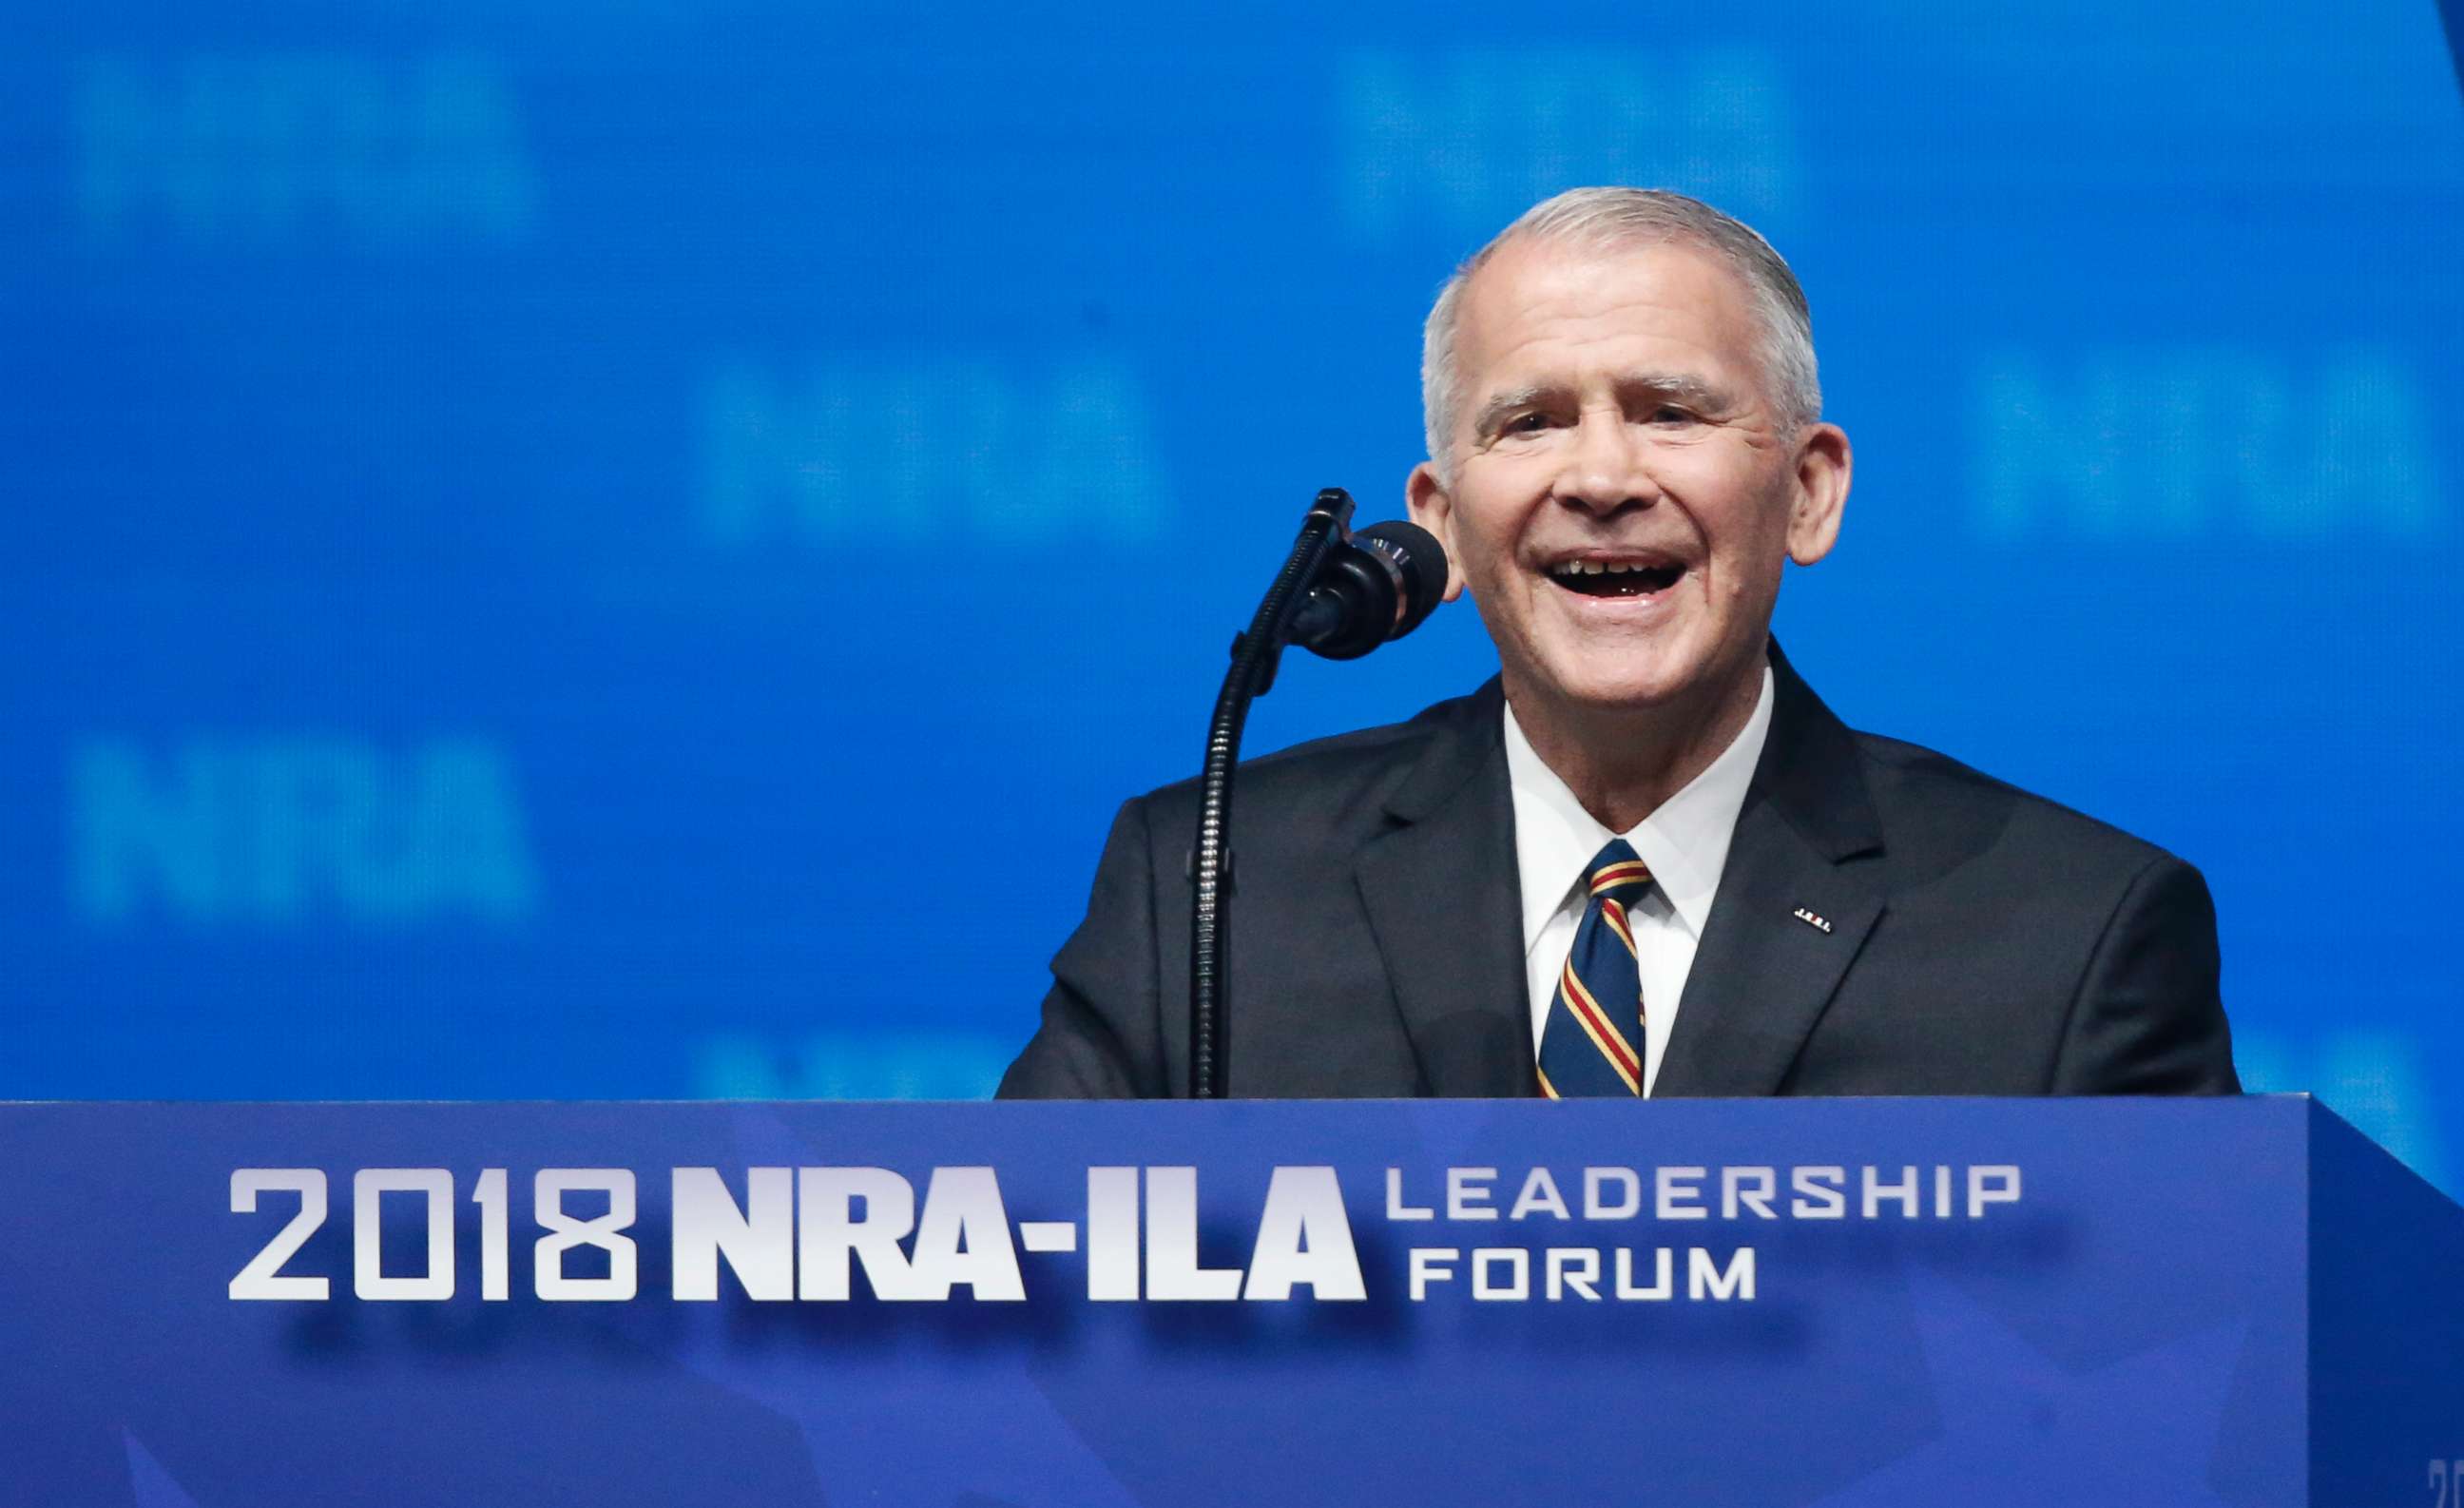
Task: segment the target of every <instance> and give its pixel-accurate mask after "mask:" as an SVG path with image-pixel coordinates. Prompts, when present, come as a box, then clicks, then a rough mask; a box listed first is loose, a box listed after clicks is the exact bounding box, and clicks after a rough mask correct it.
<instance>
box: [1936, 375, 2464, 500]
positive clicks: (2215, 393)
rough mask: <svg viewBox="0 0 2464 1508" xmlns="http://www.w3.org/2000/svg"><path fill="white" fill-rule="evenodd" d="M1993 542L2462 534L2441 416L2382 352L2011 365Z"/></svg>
mask: <svg viewBox="0 0 2464 1508" xmlns="http://www.w3.org/2000/svg"><path fill="white" fill-rule="evenodd" d="M1971 402H1972V404H1973V408H1972V410H1971V411H1972V413H1973V420H1972V429H1971V434H1972V436H1973V441H1972V443H1973V446H1974V453H1973V467H1974V471H1973V475H1974V477H1975V485H1974V487H1973V488H1972V489H1971V492H1970V496H1971V497H1973V498H1974V499H1975V501H1974V510H1975V511H1974V515H1973V518H1974V521H1975V526H1976V529H1977V532H1978V533H1979V534H1981V535H1984V536H1987V537H1989V538H2024V537H2029V536H2035V535H2043V534H2060V535H2064V536H2071V537H2084V538H2089V539H2116V540H2120V539H2139V540H2190V539H2216V540H2228V539H2230V540H2247V541H2251V542H2254V543H2267V542H2270V541H2284V542H2301V541H2328V540H2333V541H2339V542H2348V541H2353V540H2369V541H2382V542H2384V541H2400V540H2422V539H2429V538H2431V537H2434V536H2437V535H2442V534H2444V533H2445V532H2446V530H2447V523H2448V519H2447V511H2446V508H2445V505H2444V503H2443V501H2442V494H2441V493H2440V491H2439V476H2438V466H2437V458H2436V453H2435V451H2434V449H2433V447H2432V446H2431V429H2430V413H2431V404H2430V399H2429V396H2428V394H2427V393H2426V392H2425V391H2424V389H2423V388H2422V384H2421V379H2420V378H2419V376H2418V375H2417V374H2416V373H2415V371H2414V369H2413V367H2412V366H2411V364H2410V363H2409V362H2408V361H2407V360H2406V359H2405V358H2404V357H2403V356H2402V355H2401V354H2399V353H2397V352H2395V351H2391V350H2387V349H2385V348H2380V347H2370V346H2354V347H2347V348H2343V349H2339V350H2327V351H2313V352H2299V351H2283V350H2276V351H2256V350H2242V349H2233V348H2213V349H2200V348H2194V347H2157V348H2123V349H2110V350H2100V351H2093V352H2089V353H2087V354H2085V355H2082V356H2077V357H2069V358H2063V359H2051V358H2047V357H2044V356H2040V355H2035V354H2028V353H2016V352H2013V353H2006V354H2003V355H2000V356H1997V357H1994V358H1992V359H1991V360H1989V361H1988V362H1987V363H1986V364H1985V366H1983V368H1982V369H1981V370H1980V371H1979V372H1978V373H1977V375H1976V377H1975V379H1974V382H1973V385H1972V388H1971Z"/></svg>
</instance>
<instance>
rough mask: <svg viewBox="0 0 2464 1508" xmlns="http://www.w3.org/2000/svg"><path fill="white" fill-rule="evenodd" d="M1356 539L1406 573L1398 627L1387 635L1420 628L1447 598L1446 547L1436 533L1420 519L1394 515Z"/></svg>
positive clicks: (1355, 540)
mask: <svg viewBox="0 0 2464 1508" xmlns="http://www.w3.org/2000/svg"><path fill="white" fill-rule="evenodd" d="M1352 540H1353V543H1355V544H1359V545H1361V546H1363V547H1365V548H1368V549H1373V550H1375V551H1376V552H1377V553H1378V554H1380V555H1383V556H1385V557H1386V558H1387V559H1388V560H1390V561H1392V562H1394V563H1395V568H1396V569H1397V570H1398V571H1400V572H1401V573H1402V577H1403V603H1402V610H1401V612H1400V613H1399V614H1397V618H1396V621H1395V631H1394V632H1392V633H1389V634H1388V635H1386V636H1387V637H1388V638H1390V639H1399V638H1401V637H1402V636H1403V635H1404V634H1406V633H1409V632H1412V631H1413V630H1414V629H1417V628H1419V626H1420V623H1421V621H1422V620H1423V619H1425V618H1427V617H1428V615H1429V614H1430V613H1432V612H1434V611H1436V610H1437V607H1438V604H1439V603H1440V602H1442V601H1444V600H1445V594H1446V551H1445V546H1443V545H1441V544H1440V543H1438V537H1437V536H1436V535H1434V534H1431V533H1430V532H1429V531H1428V530H1426V529H1424V528H1422V527H1420V526H1419V524H1417V523H1406V522H1404V521H1402V520H1400V519H1393V520H1389V521H1386V522H1384V523H1373V524H1371V525H1370V526H1369V527H1367V528H1365V529H1362V530H1361V531H1360V532H1359V533H1357V534H1354V535H1353V537H1352Z"/></svg>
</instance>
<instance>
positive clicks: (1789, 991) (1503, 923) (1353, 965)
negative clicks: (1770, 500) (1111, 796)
mask: <svg viewBox="0 0 2464 1508" xmlns="http://www.w3.org/2000/svg"><path fill="white" fill-rule="evenodd" d="M1771 663H1772V668H1773V671H1774V678H1775V682H1776V684H1775V687H1774V704H1773V707H1772V712H1771V735H1770V739H1769V742H1768V743H1766V744H1765V746H1764V749H1763V754H1762V760H1761V763H1760V764H1759V765H1757V766H1756V767H1755V770H1754V776H1753V782H1752V785H1751V787H1749V790H1748V792H1747V795H1746V802H1745V807H1744V809H1743V810H1742V811H1741V812H1740V813H1739V815H1738V818H1737V829H1736V836H1735V839H1734V842H1733V844H1732V846H1731V847H1730V848H1729V851H1728V862H1727V870H1726V871H1725V872H1724V873H1723V875H1722V876H1721V880H1720V888H1719V893H1718V895H1717V897H1716V898H1715V899H1714V900H1713V902H1712V905H1711V913H1710V920H1709V922H1708V924H1707V925H1706V926H1705V931H1704V935H1703V939H1702V944H1701V947H1700V949H1699V950H1698V951H1697V953H1696V954H1695V958H1694V965H1693V969H1692V971H1691V973H1690V974H1689V975H1688V976H1687V978H1686V982H1685V991H1684V995H1683V999H1682V1001H1681V1002H1680V1007H1679V1009H1678V1014H1677V1021H1676V1025H1675V1028H1674V1030H1673V1031H1672V1033H1671V1035H1670V1039H1669V1043H1668V1052H1667V1056H1666V1059H1665V1061H1664V1062H1663V1063H1662V1064H1661V1071H1660V1077H1659V1080H1658V1082H1657V1084H1656V1085H1655V1086H1654V1094H1655V1095H1657V1096H1662V1097H1665V1096H1675V1095H1771V1094H1781V1095H2045V1094H2186V1093H2225V1094H2230V1093H2234V1092H2237V1091H2238V1089H2239V1087H2240V1085H2239V1083H2238V1081H2237V1080H2236V1079H2235V1078H2234V1076H2233V1053H2232V1047H2231V1042H2230V1038H2229V1036H2228V1033H2227V1029H2226V1025H2225V1015H2224V1008H2223V1005H2222V1003H2221V1001H2220V1000H2219V998H2218V994H2217V981H2216V972H2217V959H2216V929H2215V912H2214V908H2213V906H2212V904H2211V901H2210V900H2209V898H2208V889H2207V885H2206V883H2205V882H2204V881H2203V880H2201V879H2200V877H2199V874H2198V871H2196V870H2194V869H2192V868H2191V867H2190V866H2189V865H2188V864H2185V863H2183V862H2182V861H2181V860H2179V859H2177V858H2174V857H2173V856H2172V855H2170V854H2167V853H2165V852H2164V851H2163V850H2161V849H2157V848H2154V847H2152V846H2150V845H2148V844H2146V843H2143V842H2141V841H2139V840H2138V839H2136V838H2133V837H2130V836H2129V835H2127V834H2125V833H2123V832H2117V831H2115V830H2114V829H2112V828H2109V827H2106V826H2104V825H2103V824H2101V823H2099V822H2095V821H2092V820H2090V819H2089V818H2086V817H2083V816H2080V815H2079V814H2078V813H2077V812H2074V811H2070V810H2067V809H2063V808H2060V807H2057V806H2055V805H2054V804H2053V803H2051V802H2048V801H2044V800H2041V799H2039V798H2037V797H2035V796H2031V795H2029V794H2027V793H2026V792H2024V791H2020V790H2015V789H2013V788H2012V787H2009V786H2005V785H2003V784H2001V783H2000V782H1998V781H1994V780H1991V779H1988V778H1987V777H1985V776H1983V775H1980V774H1978V773H1977V772H1976V771H1974V770H1972V769H1969V768H1968V767H1967V766H1966V765H1960V764H1958V763H1956V762H1954V761H1952V760H1949V759H1946V758H1944V757H1943V756H1942V755H1940V754H1936V753H1933V752H1932V751H1930V750H1927V749H1922V748H1918V747H1916V746H1914V745H1913V744H1908V743H1899V742H1897V741H1895V740H1892V739H1883V738H1875V737H1872V736H1870V735H1866V734H1859V733H1852V732H1850V731H1849V730H1848V728H1847V727H1845V726H1844V725H1843V724H1841V722H1840V721H1839V720H1838V719H1837V718H1836V717H1834V716H1833V715H1832V713H1831V709H1830V708H1828V707H1826V706H1824V705H1823V704H1822V701H1821V699H1819V698H1817V697H1815V694H1814V692H1813V691H1812V690H1811V689H1810V688H1808V687H1807V685H1806V684H1805V682H1804V681H1803V680H1802V679H1800V678H1798V676H1796V674H1795V673H1794V672H1793V671H1792V670H1791V669H1790V668H1789V666H1788V662H1787V661H1786V660H1785V659H1784V658H1782V657H1781V656H1780V654H1779V652H1778V648H1777V646H1775V645H1774V646H1773V648H1772V651H1771ZM1502 700H1503V693H1502V692H1501V691H1500V689H1499V686H1498V683H1497V682H1496V681H1494V680H1492V681H1490V682H1489V683H1488V684H1487V685H1485V686H1484V687H1482V688H1481V690H1480V691H1479V692H1478V693H1476V694H1475V695H1473V696H1470V697H1467V698H1461V699H1456V700H1452V701H1444V702H1441V703H1439V704H1438V705H1436V706H1434V707H1431V708H1429V709H1428V710H1427V711H1426V712H1423V713H1421V714H1420V715H1419V717H1417V718H1414V719H1413V720H1412V721H1409V722H1404V723H1398V724H1396V725H1393V726H1389V727H1382V728H1371V729H1367V730H1364V731H1362V732H1358V733H1352V734H1346V735H1344V736H1342V737H1340V738H1333V739H1328V740H1324V741H1322V742H1319V743H1307V744H1303V745H1301V746H1300V747H1297V748H1294V749H1290V750H1287V751H1286V752H1284V753H1281V754H1276V755H1272V756H1269V757H1267V758H1265V759H1261V760H1257V761H1255V762H1253V763H1250V764H1248V765H1243V768H1242V771H1241V781H1240V786H1239V789H1238V794H1237V797H1236V799H1235V801H1234V808H1233V817H1234V822H1233V830H1232V839H1233V848H1234V850H1235V852H1236V854H1237V855H1238V863H1237V881H1238V886H1239V889H1238V893H1237V895H1236V896H1235V897H1234V901H1233V911H1232V917H1231V926H1230V929H1229V939H1230V969H1231V973H1230V993H1229V995H1228V997H1227V998H1228V1009H1227V1015H1226V1022H1227V1029H1228V1031H1227V1037H1228V1046H1227V1052H1228V1053H1229V1060H1230V1068H1231V1078H1230V1087H1231V1092H1232V1093H1233V1094H1234V1095H1236V1096H1242V1097H1285V1096H1324V1097H1339V1096H1410V1095H1456V1096H1516V1095H1530V1094H1534V1093H1536V1092H1537V1084H1536V1082H1535V1078H1534V1075H1533V1072H1532V1048H1531V1026H1530V1000H1529V987H1528V986H1527V985H1526V983H1525V976H1524V966H1523V927H1522V900H1521V891H1520V886H1519V883H1518V880H1517V878H1516V874H1515V856H1514V811H1513V806H1512V801H1511V798H1510V796H1509V794H1508V791H1507V772H1506V747H1505V741H1504V734H1503V731H1502V724H1501V706H1502ZM1196 824H1197V792H1196V788H1195V786H1194V783H1193V784H1183V785H1179V786H1174V787H1168V788H1166V789H1163V790H1159V791H1156V792H1155V793H1153V794H1151V795H1147V796H1142V797H1139V798H1138V799H1136V800H1133V801H1131V802H1130V803H1128V804H1127V805H1126V806H1124V807H1123V808H1122V809H1121V813H1120V816H1119V819H1118V820H1117V821H1116V822H1115V823H1114V824H1113V827H1112V833H1111V840H1110V841H1109V842H1108V843H1106V845H1105V847H1104V856H1103V860H1102V863H1101V864H1100V865H1099V866H1098V868H1097V870H1096V874H1095V890H1094V897H1093V898H1092V900H1091V901H1090V902H1089V906H1088V911H1087V920H1086V921H1085V922H1084V923H1083V924H1081V925H1080V926H1079V928H1078V930H1077V932H1076V933H1075V934H1074V935H1073V936H1071V938H1070V939H1069V941H1068V942H1067V944H1065V945H1064V946H1063V948H1062V949H1061V952H1060V955H1059V956H1058V957H1057V958H1055V959H1054V960H1053V965H1052V973H1053V986H1052V990H1051V993H1050V994H1049V995H1047V996H1046V997H1045V1002H1044V1022H1043V1026H1042V1028H1041V1029H1040V1030H1039V1031H1037V1032H1036V1034H1035V1037H1034V1040H1032V1041H1031V1042H1029V1043H1028V1044H1027V1046H1026V1051H1025V1052H1023V1053H1021V1054H1020V1056H1019V1059H1018V1061H1017V1062H1016V1063H1014V1064H1012V1065H1011V1067H1010V1070H1009V1073H1008V1074H1007V1076H1004V1077H1003V1078H1002V1080H1001V1094H1002V1095H1003V1096H1004V1097H1030V1098H1032V1097H1043V1098H1110V1097H1126V1096H1183V1095H1186V1094H1188V1093H1189V1061H1188V1053H1189V1040H1188V1038H1189V948H1190V943H1189V906H1190V889H1191V887H1190V883H1189V880H1188V877H1187V872H1186V855H1187V854H1188V853H1189V850H1190V846H1191V838H1192V835H1193V832H1194V830H1195V828H1196ZM1799 910H1803V911H1806V912H1810V913H1812V914H1813V915H1814V916H1816V917H1819V918H1821V919H1823V920H1825V921H1827V922H1828V923H1829V926H1828V927H1827V928H1824V927H1818V926H1815V925H1813V924H1810V923H1808V922H1807V921H1805V920H1800V919H1799V918H1798V917H1797V916H1796V913H1797V912H1798V911H1799Z"/></svg>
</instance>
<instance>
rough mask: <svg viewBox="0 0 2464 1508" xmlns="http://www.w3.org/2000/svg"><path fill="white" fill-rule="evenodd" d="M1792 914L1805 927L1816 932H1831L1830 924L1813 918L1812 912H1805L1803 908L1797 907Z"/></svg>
mask: <svg viewBox="0 0 2464 1508" xmlns="http://www.w3.org/2000/svg"><path fill="white" fill-rule="evenodd" d="M1793 914H1794V916H1795V917H1796V920H1799V921H1802V922H1804V923H1805V924H1806V925H1807V926H1809V927H1813V928H1815V930H1817V931H1822V932H1828V931H1830V930H1831V923H1830V922H1828V921H1825V920H1822V919H1821V918H1820V917H1817V916H1815V914H1814V913H1813V912H1811V911H1808V910H1806V909H1805V908H1804V907H1803V906H1799V907H1797V908H1796V910H1795V912H1794V913H1793Z"/></svg>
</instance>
